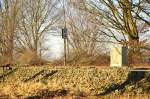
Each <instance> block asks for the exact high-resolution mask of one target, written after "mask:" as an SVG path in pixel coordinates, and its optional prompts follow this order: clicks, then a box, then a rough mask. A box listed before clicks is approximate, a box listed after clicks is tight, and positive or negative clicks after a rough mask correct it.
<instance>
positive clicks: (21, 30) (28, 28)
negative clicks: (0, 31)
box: [16, 0, 59, 55]
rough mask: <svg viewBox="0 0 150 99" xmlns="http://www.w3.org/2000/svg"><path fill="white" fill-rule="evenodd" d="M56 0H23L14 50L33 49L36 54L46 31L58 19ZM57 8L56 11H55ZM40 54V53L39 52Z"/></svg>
mask: <svg viewBox="0 0 150 99" xmlns="http://www.w3.org/2000/svg"><path fill="white" fill-rule="evenodd" d="M57 3H58V2H57V0H25V1H24V2H22V10H21V14H20V17H21V20H20V22H19V24H18V30H17V35H16V50H17V51H18V52H22V51H24V50H31V51H34V52H35V53H36V54H37V55H38V54H39V53H40V51H41V50H42V49H43V48H42V47H43V46H42V44H43V43H44V42H43V41H44V39H45V36H46V34H47V33H50V30H51V28H52V27H53V26H54V24H56V22H57V21H58V20H59V15H58V13H59V10H58V9H57ZM57 10H58V11H57ZM40 54H41V53H40Z"/></svg>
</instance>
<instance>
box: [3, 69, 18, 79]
mask: <svg viewBox="0 0 150 99" xmlns="http://www.w3.org/2000/svg"><path fill="white" fill-rule="evenodd" d="M17 69H18V68H15V69H12V70H10V71H7V72H6V73H5V72H4V73H3V74H2V75H1V76H0V80H2V79H5V78H6V77H7V76H9V75H11V74H13V73H14V72H16V71H17ZM3 77H4V78H3ZM0 82H2V81H0Z"/></svg>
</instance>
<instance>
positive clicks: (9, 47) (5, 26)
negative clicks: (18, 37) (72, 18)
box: [0, 0, 20, 63]
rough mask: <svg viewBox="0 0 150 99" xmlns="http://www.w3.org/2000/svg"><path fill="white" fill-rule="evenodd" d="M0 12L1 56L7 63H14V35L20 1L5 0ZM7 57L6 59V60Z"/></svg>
mask: <svg viewBox="0 0 150 99" xmlns="http://www.w3.org/2000/svg"><path fill="white" fill-rule="evenodd" d="M3 4H4V6H5V7H3V8H2V9H1V12H0V31H1V32H0V55H1V56H2V57H3V58H2V59H1V60H3V59H5V58H6V59H5V62H7V63H11V62H12V61H13V48H14V35H15V33H16V27H17V22H18V21H17V17H18V11H19V8H20V4H19V0H5V1H4V2H3ZM4 57H5V58H4Z"/></svg>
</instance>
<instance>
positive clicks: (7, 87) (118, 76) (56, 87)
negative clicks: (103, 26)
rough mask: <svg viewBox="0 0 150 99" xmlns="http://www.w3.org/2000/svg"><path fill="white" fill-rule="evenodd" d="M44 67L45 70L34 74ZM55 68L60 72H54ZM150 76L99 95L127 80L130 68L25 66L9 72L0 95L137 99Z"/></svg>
mask: <svg viewBox="0 0 150 99" xmlns="http://www.w3.org/2000/svg"><path fill="white" fill-rule="evenodd" d="M43 70H44V72H41V73H40V74H38V75H37V76H35V77H34V75H36V74H37V73H39V72H40V71H43ZM52 71H57V72H55V73H53V74H51V73H52ZM0 74H2V73H0ZM33 77H34V78H33ZM148 77H150V75H149V74H147V76H146V75H145V78H143V79H141V80H140V81H138V82H136V83H135V84H134V83H130V84H128V85H126V87H125V88H124V89H122V90H119V91H118V90H114V91H112V92H111V93H109V94H107V95H104V96H101V95H100V96H99V94H100V93H103V92H105V90H106V89H107V88H109V87H111V85H112V84H113V83H115V84H118V85H120V84H122V83H123V82H125V81H126V80H127V78H128V68H97V67H90V66H89V67H47V66H45V67H21V68H18V69H17V70H16V71H14V72H13V73H11V74H9V75H7V76H6V77H5V82H4V83H3V82H1V83H0V96H5V97H6V96H7V97H10V98H14V99H16V97H23V98H25V97H28V96H30V97H31V96H32V97H33V96H40V97H41V96H42V97H55V98H56V99H57V98H58V99H61V98H60V97H57V96H61V97H63V99H71V98H72V99H76V97H80V98H81V99H97V98H98V99H116V98H112V97H117V99H119V98H120V97H121V98H120V99H123V98H124V97H127V96H128V95H127V94H129V97H133V99H136V98H134V97H135V96H136V95H139V96H141V95H145V94H146V93H147V91H148V88H150V86H149V85H150V81H149V79H148ZM30 78H32V79H30ZM26 79H29V80H28V82H24V81H25V80H26ZM0 80H1V79H0ZM125 94H126V95H125ZM64 95H65V96H64ZM66 95H67V96H66ZM96 95H98V96H96ZM123 95H124V96H123ZM139 96H138V97H139ZM141 97H144V98H142V99H148V98H146V97H148V95H146V96H141ZM78 99H79V98H78ZM126 99H127V98H126ZM130 99H132V98H130Z"/></svg>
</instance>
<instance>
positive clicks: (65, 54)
mask: <svg viewBox="0 0 150 99" xmlns="http://www.w3.org/2000/svg"><path fill="white" fill-rule="evenodd" d="M66 43H67V42H66V39H64V66H66V63H67V53H66V49H67V46H66Z"/></svg>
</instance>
